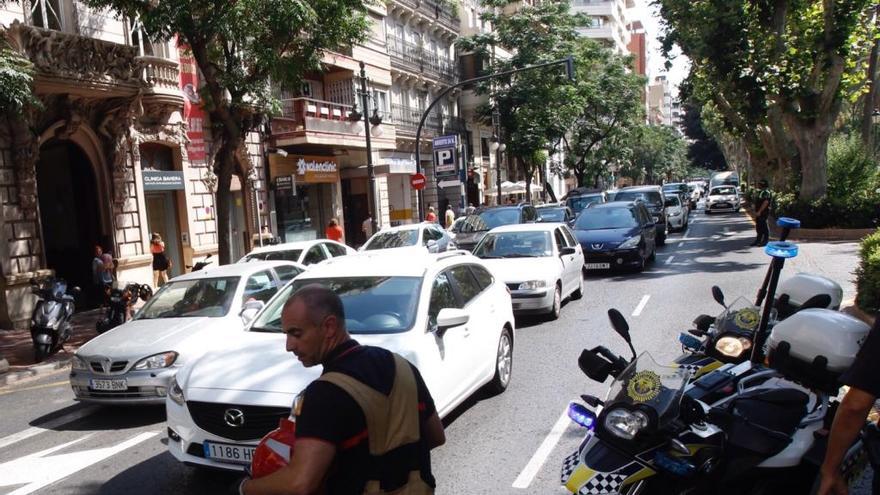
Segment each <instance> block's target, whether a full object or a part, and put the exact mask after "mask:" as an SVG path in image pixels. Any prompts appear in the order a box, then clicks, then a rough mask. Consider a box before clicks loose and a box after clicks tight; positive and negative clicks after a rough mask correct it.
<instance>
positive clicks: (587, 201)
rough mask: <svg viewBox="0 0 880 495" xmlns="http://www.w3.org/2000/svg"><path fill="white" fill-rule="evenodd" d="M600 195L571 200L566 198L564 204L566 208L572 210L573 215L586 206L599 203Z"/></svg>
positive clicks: (578, 197)
mask: <svg viewBox="0 0 880 495" xmlns="http://www.w3.org/2000/svg"><path fill="white" fill-rule="evenodd" d="M601 202H602V195H601V194H592V195H588V196H575V197H573V198H568V200H566V203H567V204H568V207H569V208H571V209H572V211H574V212H575V213H577V212H579V211H581V210H583V209H584V208H586V207H587V206H590V205H591V204H593V203H601Z"/></svg>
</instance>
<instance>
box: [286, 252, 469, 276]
mask: <svg viewBox="0 0 880 495" xmlns="http://www.w3.org/2000/svg"><path fill="white" fill-rule="evenodd" d="M401 256H403V257H405V258H406V259H405V262H403V263H401ZM446 260H461V261H470V262H475V263H480V259H479V258H477V257H476V256H474V255H472V254H471V253H469V252H467V251H464V250H456V251H446V252H443V253H437V254H432V253H428V252H427V251H426V250H424V249H410V250H406V253H405V254H403V253H401V250H399V249H378V250H376V251H361V252H359V253H358V254H356V255H352V256H340V257H338V258H333V259H330V260H327V261H324V262H322V263H319V264H317V265H313V266H311V267H309V270H308V271H306V272H303V273H302V274H301V275H299V278H301V279H308V280H311V279H321V278H337V277H377V276H389V277H422V276H424V275H425V272H426V271H427V270H428V269H429V268H431V267H432V266H445V264H446V263H445V261H446ZM306 274H308V275H306Z"/></svg>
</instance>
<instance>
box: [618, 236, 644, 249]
mask: <svg viewBox="0 0 880 495" xmlns="http://www.w3.org/2000/svg"><path fill="white" fill-rule="evenodd" d="M640 242H642V236H640V235H637V236H635V237H630V238H629V239H627V240H625V241H623V242H621V243H620V245H619V246H617V248H618V249H632V248H634V247H636V246H638V245H639V243H640Z"/></svg>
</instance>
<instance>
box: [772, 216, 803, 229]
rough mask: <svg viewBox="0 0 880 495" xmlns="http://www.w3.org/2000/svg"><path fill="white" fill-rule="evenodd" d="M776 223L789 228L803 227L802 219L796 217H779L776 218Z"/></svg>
mask: <svg viewBox="0 0 880 495" xmlns="http://www.w3.org/2000/svg"><path fill="white" fill-rule="evenodd" d="M776 225H778V226H780V227H782V228H783V229H784V228H789V229H799V228H801V221H800V220H798V219H796V218H790V217H779V218H777V219H776Z"/></svg>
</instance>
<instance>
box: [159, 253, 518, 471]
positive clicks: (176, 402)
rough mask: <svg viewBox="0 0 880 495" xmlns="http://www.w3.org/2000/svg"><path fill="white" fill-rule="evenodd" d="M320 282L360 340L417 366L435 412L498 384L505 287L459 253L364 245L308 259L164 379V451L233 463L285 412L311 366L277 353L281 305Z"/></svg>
mask: <svg viewBox="0 0 880 495" xmlns="http://www.w3.org/2000/svg"><path fill="white" fill-rule="evenodd" d="M314 283H320V284H323V285H325V286H327V287H330V288H332V289H333V290H334V291H336V292H337V293H338V294H339V295H340V297H341V298H342V302H343V305H344V308H345V318H346V319H345V324H346V327H347V328H348V331H349V332H350V333H351V334H352V336H353V337H354V338H355V339H356V340H357V341H358V342H360V343H361V344H368V345H375V346H381V347H384V348H386V349H390V350H392V351H394V352H397V353H398V354H400V355H402V356H403V357H405V358H406V359H408V360H409V361H410V362H411V363H413V364H414V365H415V366H416V367H418V369H419V371H420V372H421V374H422V377H423V378H424V380H425V383H426V384H427V386H428V389H429V390H430V392H431V395H432V396H433V398H434V402H435V405H436V407H437V412H438V413H439V415H440V416H441V417H443V416H445V415H447V414H449V413H450V411H452V410H453V409H454V408H455V407H456V406H457V405H459V404H461V403H462V402H463V401H464V400H465V399H466V398H468V397H469V396H470V395H472V394H473V393H474V392H475V391H477V390H478V389H479V388H481V387H483V386H488V389H489V390H490V391H491V392H494V393H500V392H503V391H504V389H505V388H507V385H508V383H509V382H510V376H511V369H512V364H513V344H514V319H513V312H512V311H511V304H510V295H509V294H508V292H507V288H506V287H505V286H504V283H503V282H501V281H500V280H497V279H496V278H495V276H493V275H492V273H491V272H490V270H488V269H487V268H486V266H485V265H484V264H483V262H481V261H480V260H479V259H478V258H476V257H474V256H472V255H471V254H469V253H466V252H464V251H454V252H449V253H441V254H437V255H432V254H427V253H425V254H422V255H421V256H413V257H412V259H410V260H408V262H407V263H401V262H400V259H399V256H397V255H395V253H389V252H387V251H386V252H384V253H383V254H379V253H376V254H371V253H365V254H361V255H359V256H352V257H345V258H340V259H337V260H331V261H328V262H326V263H322V264H321V265H317V266H315V267H312V268H310V270H309V271H308V272H306V273H303V274H302V275H301V276H300V277H298V278H297V279H296V280H294V281H293V282H292V283H291V284H290V285H288V286H287V287H286V288H284V289H283V290H282V291H281V292H280V293H279V294H278V295H277V296H276V297H275V298H274V299H272V300H271V301H270V302H269V304H268V305H267V306H266V308H264V309H263V311H261V312H260V314H259V315H257V317H256V318H255V319H254V321H253V323H252V324H251V325H250V327H249V328H248V329H247V330H248V331H246V332H242V335H241V336H240V337H239V340H238V341H237V342H236V343H235V345H234V346H232V345H230V346H229V347H227V348H226V350H224V351H220V352H215V353H211V354H207V355H205V356H203V357H202V358H201V359H199V360H198V361H196V362H192V363H190V364H189V365H188V366H185V367H184V368H183V369H181V370H180V372H179V373H178V374H177V376H176V377H175V379H174V381H173V382H172V384H171V389H170V392H169V395H168V400H167V401H166V411H167V416H168V436H169V441H168V449H169V450H170V451H171V454H172V455H173V456H174V457H175V458H177V459H178V460H179V461H181V462H184V463H188V464H195V465H200V466H208V467H215V468H224V469H233V470H240V469H243V465H245V464H248V463H249V462H250V459H251V456H252V454H253V449H254V446H255V445H256V444H257V442H258V441H259V440H260V438H262V437H263V436H264V435H265V434H266V433H268V432H269V431H271V430H273V429H275V428H276V427H277V426H278V420H279V419H280V418H286V417H287V416H288V415H289V414H290V408H291V405H292V404H293V401H294V398H295V397H296V395H297V394H299V393H300V392H301V391H302V390H303V389H305V387H306V386H307V385H308V384H309V383H311V382H312V381H313V380H314V379H316V378H317V377H318V376H320V374H321V367H320V366H315V367H313V368H305V367H303V366H302V364H301V363H300V362H299V360H297V358H296V357H295V356H294V355H293V354H291V353H289V352H286V350H285V339H286V337H285V335H284V334H283V333H282V332H281V328H280V327H281V324H280V320H281V309H282V306H283V305H284V303H285V301H287V299H288V298H289V296H290V295H291V294H293V292H295V291H296V290H297V289H299V288H300V287H303V286H305V285H308V284H314Z"/></svg>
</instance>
